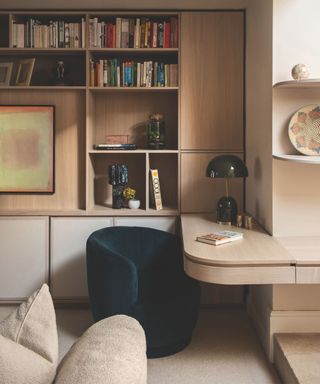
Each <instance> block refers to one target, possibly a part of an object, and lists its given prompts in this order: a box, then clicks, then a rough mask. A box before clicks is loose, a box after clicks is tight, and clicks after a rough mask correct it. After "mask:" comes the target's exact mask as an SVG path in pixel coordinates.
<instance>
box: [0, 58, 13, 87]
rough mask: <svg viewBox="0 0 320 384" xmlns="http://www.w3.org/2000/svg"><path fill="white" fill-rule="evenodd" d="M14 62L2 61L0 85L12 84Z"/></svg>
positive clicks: (0, 65) (0, 64)
mask: <svg viewBox="0 0 320 384" xmlns="http://www.w3.org/2000/svg"><path fill="white" fill-rule="evenodd" d="M12 68H13V63H0V86H1V87H5V86H8V85H10V79H11V73H12Z"/></svg>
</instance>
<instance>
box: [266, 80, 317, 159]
mask: <svg viewBox="0 0 320 384" xmlns="http://www.w3.org/2000/svg"><path fill="white" fill-rule="evenodd" d="M319 99H320V81H318V80H315V79H314V80H312V79H310V80H304V81H303V80H301V81H284V82H281V83H277V84H275V85H274V87H273V158H274V159H277V160H285V161H292V162H300V163H306V164H320V156H319V157H318V156H307V155H303V154H302V153H299V152H298V151H297V150H296V149H295V148H294V146H293V145H292V144H291V142H290V139H289V135H288V126H289V122H290V119H291V117H292V115H293V114H294V113H295V112H296V111H297V110H299V109H300V108H301V107H303V106H306V105H310V104H319Z"/></svg>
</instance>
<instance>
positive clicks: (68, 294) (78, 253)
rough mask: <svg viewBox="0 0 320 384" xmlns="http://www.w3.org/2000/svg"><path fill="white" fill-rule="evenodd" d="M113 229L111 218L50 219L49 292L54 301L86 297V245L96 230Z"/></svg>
mask: <svg viewBox="0 0 320 384" xmlns="http://www.w3.org/2000/svg"><path fill="white" fill-rule="evenodd" d="M112 225H113V218H105V217H81V218H79V217H78V218H75V217H63V218H60V217H59V218H58V217H55V218H52V219H51V288H52V295H53V297H54V298H55V299H75V298H76V299H80V298H85V297H87V296H88V290H87V272H86V242H87V239H88V237H89V236H90V234H91V233H92V232H94V231H96V230H97V229H101V228H104V227H110V226H112Z"/></svg>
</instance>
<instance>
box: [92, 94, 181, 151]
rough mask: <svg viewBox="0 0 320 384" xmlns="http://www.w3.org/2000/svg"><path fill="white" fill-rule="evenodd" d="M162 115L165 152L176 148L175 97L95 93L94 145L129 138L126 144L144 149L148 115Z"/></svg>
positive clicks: (168, 95) (176, 105)
mask: <svg viewBox="0 0 320 384" xmlns="http://www.w3.org/2000/svg"><path fill="white" fill-rule="evenodd" d="M154 113H162V114H163V115H164V119H165V129H166V148H167V149H177V145H178V96H177V93H176V92H173V93H161V92H154V93H148V94H145V93H136V92H133V93H129V92H126V91H125V90H124V91H123V92H117V93H96V94H95V110H94V143H93V144H98V143H105V141H106V135H115V134H116V135H129V143H134V144H137V146H138V148H146V143H147V141H146V140H147V136H146V133H147V128H146V124H147V121H148V119H149V115H151V114H154ZM91 149H92V148H91Z"/></svg>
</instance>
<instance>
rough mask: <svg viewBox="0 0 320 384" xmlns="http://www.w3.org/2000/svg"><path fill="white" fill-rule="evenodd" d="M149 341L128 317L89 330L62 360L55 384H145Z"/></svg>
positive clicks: (118, 318) (116, 317)
mask: <svg viewBox="0 0 320 384" xmlns="http://www.w3.org/2000/svg"><path fill="white" fill-rule="evenodd" d="M146 376H147V358H146V340H145V335H144V331H143V329H142V327H141V326H140V324H139V323H138V322H137V321H136V320H135V319H133V318H131V317H128V316H125V315H117V316H112V317H109V318H107V319H104V320H101V321H99V322H98V323H96V324H94V325H93V326H92V327H90V328H89V329H88V330H87V331H86V332H85V333H84V334H83V335H82V337H81V338H80V339H79V340H78V341H77V342H76V343H75V344H74V345H73V347H72V348H71V349H70V351H69V352H68V353H67V355H66V356H65V358H64V359H63V360H62V362H61V364H60V366H59V368H58V372H57V377H56V381H55V384H146V382H147V377H146Z"/></svg>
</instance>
